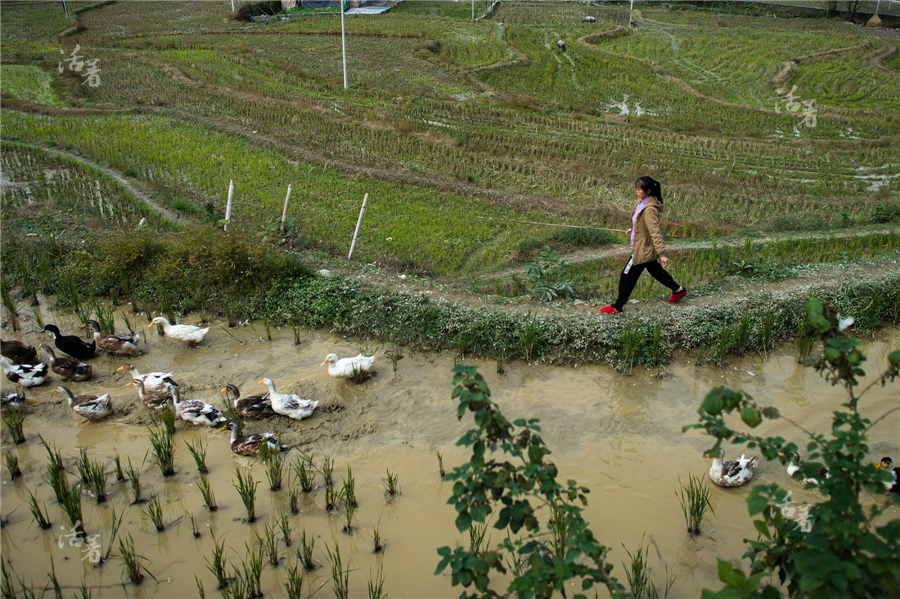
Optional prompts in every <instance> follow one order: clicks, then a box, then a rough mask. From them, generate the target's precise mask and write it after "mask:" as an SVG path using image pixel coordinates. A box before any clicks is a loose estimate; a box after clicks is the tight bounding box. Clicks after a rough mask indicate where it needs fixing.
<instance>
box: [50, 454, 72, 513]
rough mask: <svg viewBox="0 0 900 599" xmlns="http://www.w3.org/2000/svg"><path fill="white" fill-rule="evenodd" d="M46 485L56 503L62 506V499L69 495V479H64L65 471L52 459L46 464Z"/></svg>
mask: <svg viewBox="0 0 900 599" xmlns="http://www.w3.org/2000/svg"><path fill="white" fill-rule="evenodd" d="M47 451H48V452H49V451H50V450H49V449H48V450H47ZM58 455H59V454H58V453H57V456H58ZM47 484H49V485H50V488H51V489H53V492H54V493H55V494H56V501H58V502H59V503H60V504H62V502H63V499H64V498H65V497H66V496H67V495H68V494H69V479H68V477H66V471H65V470H64V469H63V468H62V467H61V466H60V465H59V462H57V461H56V459H55V458H53V457H51V459H50V462H49V463H48V464H47Z"/></svg>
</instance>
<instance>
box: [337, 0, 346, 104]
mask: <svg viewBox="0 0 900 599" xmlns="http://www.w3.org/2000/svg"><path fill="white" fill-rule="evenodd" d="M338 2H340V3H341V49H342V51H343V54H344V89H345V90H346V89H347V36H346V34H345V33H344V0H338Z"/></svg>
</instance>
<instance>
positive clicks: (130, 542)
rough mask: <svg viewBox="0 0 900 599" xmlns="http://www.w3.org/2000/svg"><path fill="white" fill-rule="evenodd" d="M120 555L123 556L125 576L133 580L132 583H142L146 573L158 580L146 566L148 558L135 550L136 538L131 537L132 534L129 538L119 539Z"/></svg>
mask: <svg viewBox="0 0 900 599" xmlns="http://www.w3.org/2000/svg"><path fill="white" fill-rule="evenodd" d="M119 556H120V557H121V558H122V572H123V574H125V577H126V578H128V580H130V581H131V584H134V585H139V584H141V582H143V580H144V574H145V573H146V574H148V575H150V577H151V578H153V579H154V580H156V578H155V577H154V576H153V575H152V574H150V571H149V570H147V568H146V566H144V562H145V561H146V560H147V558H145V557H144V556H142V555H139V554H138V553H137V551H135V549H134V539H132V538H131V535H130V534H129V535H128V538H127V539H119Z"/></svg>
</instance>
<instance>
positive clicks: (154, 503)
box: [145, 495, 166, 532]
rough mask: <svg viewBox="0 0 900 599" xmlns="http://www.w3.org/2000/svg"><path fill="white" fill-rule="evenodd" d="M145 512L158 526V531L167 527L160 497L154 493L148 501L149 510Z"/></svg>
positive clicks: (155, 525)
mask: <svg viewBox="0 0 900 599" xmlns="http://www.w3.org/2000/svg"><path fill="white" fill-rule="evenodd" d="M145 513H146V514H147V518H149V519H150V522H151V523H152V524H153V526H154V527H155V528H156V532H162V531H164V530H165V529H166V524H165V522H163V510H162V506H161V505H160V503H159V497H156V496H155V495H154V496H153V497H151V498H150V501H148V502H147V510H146V512H145Z"/></svg>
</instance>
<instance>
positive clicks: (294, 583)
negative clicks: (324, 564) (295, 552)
mask: <svg viewBox="0 0 900 599" xmlns="http://www.w3.org/2000/svg"><path fill="white" fill-rule="evenodd" d="M303 577H304V572H303V570H301V569H300V568H298V567H297V566H289V567H288V569H287V581H286V582H285V583H284V591H285V594H286V595H287V599H300V597H301V596H302V595H303Z"/></svg>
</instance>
